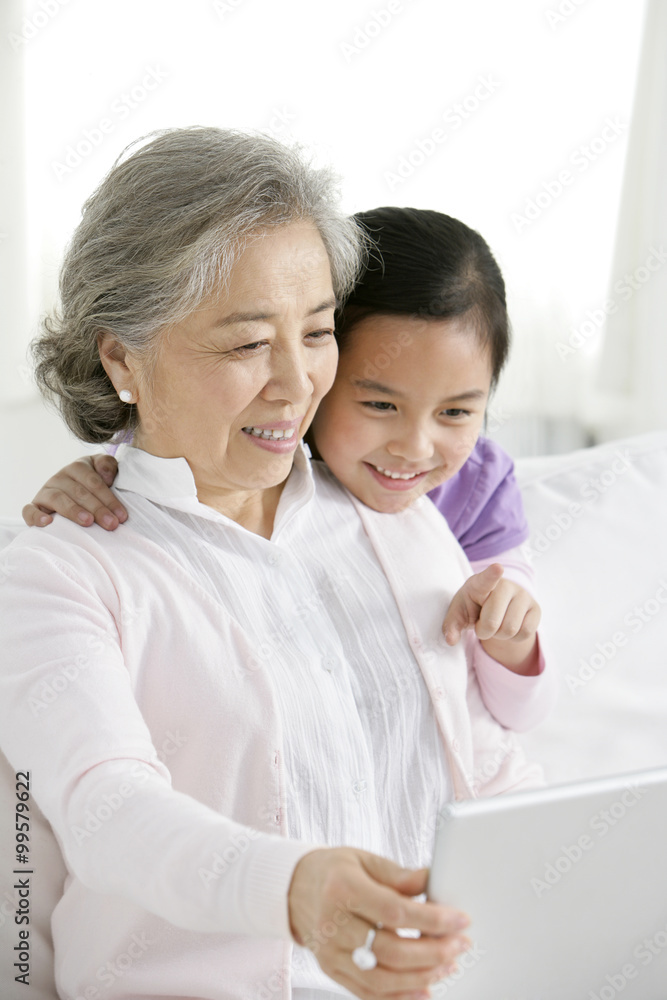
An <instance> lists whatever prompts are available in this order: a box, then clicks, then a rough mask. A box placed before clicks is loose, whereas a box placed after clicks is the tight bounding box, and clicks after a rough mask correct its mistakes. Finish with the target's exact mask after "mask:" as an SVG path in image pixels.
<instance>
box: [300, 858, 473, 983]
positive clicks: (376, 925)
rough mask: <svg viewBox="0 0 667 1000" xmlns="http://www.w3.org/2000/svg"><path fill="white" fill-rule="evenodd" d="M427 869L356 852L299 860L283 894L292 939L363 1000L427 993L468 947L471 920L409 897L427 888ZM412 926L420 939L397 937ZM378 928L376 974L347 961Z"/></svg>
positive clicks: (336, 979)
mask: <svg viewBox="0 0 667 1000" xmlns="http://www.w3.org/2000/svg"><path fill="white" fill-rule="evenodd" d="M427 878H428V870H427V869H421V870H417V871H412V870H410V869H406V868H401V867H400V866H399V865H397V864H395V863H394V862H393V861H389V860H387V859H386V858H381V857H378V856H377V855H375V854H370V853H369V852H368V851H361V850H357V849H355V848H348V847H335V848H322V849H320V850H315V851H311V852H310V853H309V854H306V855H304V856H303V857H302V858H301V860H300V861H299V862H298V864H297V866H296V868H295V869H294V874H293V876H292V883H291V885H290V889H289V894H288V909H289V917H290V924H291V927H292V934H293V936H294V938H295V940H296V942H297V943H298V944H301V945H303V946H304V947H306V948H309V949H310V950H311V951H312V952H313V954H314V955H316V957H317V961H318V962H319V963H320V966H321V967H322V969H323V970H324V972H326V973H327V975H328V976H331V978H332V979H334V980H335V981H336V982H337V983H340V984H341V985H342V986H346V987H347V989H348V990H350V991H351V992H352V993H354V995H355V996H357V997H361V998H362V1000H371V997H374V998H377V997H383V996H387V997H392V998H393V1000H401V998H405V1000H407V998H408V997H412V998H414V997H417V996H424V997H428V996H430V993H429V989H428V988H429V986H430V985H432V984H433V983H435V982H438V981H439V980H441V979H442V978H443V977H444V976H446V975H450V974H451V973H452V972H454V971H455V970H456V959H457V957H458V956H459V955H460V954H461V953H462V952H464V951H467V950H468V948H469V947H470V941H469V940H468V939H467V938H466V937H463V936H462V935H461V933H460V932H461V931H462V930H463V928H465V927H467V925H468V923H469V919H468V917H467V916H466V915H465V914H464V913H460V912H459V911H458V910H454V909H452V908H451V907H447V906H439V905H438V904H436V903H431V902H426V903H421V902H418V901H417V900H415V899H413V898H412V897H413V896H417V895H419V894H420V893H423V892H425V891H426V882H427ZM405 927H411V928H414V929H416V930H419V931H420V932H421V936H420V937H418V938H414V937H410V938H408V937H401V936H399V935H398V934H397V933H396V930H397V928H405ZM373 929H375V931H376V933H375V939H374V940H373V942H372V952H373V954H374V956H375V958H376V959H377V965H376V966H375V968H373V969H368V970H362V969H359V968H358V967H357V966H356V965H355V963H354V962H353V960H352V953H353V952H354V950H355V949H356V948H362V947H364V945H365V943H366V939H367V935H368V932H369V930H373Z"/></svg>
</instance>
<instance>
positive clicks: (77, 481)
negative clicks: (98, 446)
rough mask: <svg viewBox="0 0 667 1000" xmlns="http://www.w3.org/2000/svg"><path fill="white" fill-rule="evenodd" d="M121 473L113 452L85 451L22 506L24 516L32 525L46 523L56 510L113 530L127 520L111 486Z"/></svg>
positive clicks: (40, 525) (72, 517) (64, 515)
mask: <svg viewBox="0 0 667 1000" xmlns="http://www.w3.org/2000/svg"><path fill="white" fill-rule="evenodd" d="M117 473H118V462H117V461H116V459H115V458H113V457H112V456H111V455H85V456H84V457H83V458H79V459H77V461H76V462H72V463H71V464H70V465H66V466H65V468H64V469H61V470H60V472H57V473H56V474H55V476H51V478H50V479H48V480H47V481H46V483H45V484H44V486H42V488H41V490H40V491H39V493H37V495H36V496H35V498H34V499H33V501H32V503H29V504H26V506H25V507H24V508H23V512H22V513H23V520H24V521H25V523H26V524H27V525H29V526H30V527H33V526H36V527H44V525H46V524H50V523H51V521H52V520H53V517H52V515H53V514H62V516H63V517H66V518H68V519H69V520H70V521H76V523H77V524H82V525H84V526H85V527H89V526H90V525H91V524H93V523H97V524H99V525H100V527H102V528H106V529H107V530H108V531H113V530H114V529H115V528H117V527H118V525H119V524H120V523H121V522H122V521H126V520H127V511H126V510H125V508H124V507H123V505H122V503H121V502H120V500H119V499H118V497H116V496H115V495H114V494H113V493H112V492H111V490H110V489H109V487H110V486H111V484H112V483H113V481H114V479H115V478H116V475H117Z"/></svg>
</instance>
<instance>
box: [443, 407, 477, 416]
mask: <svg viewBox="0 0 667 1000" xmlns="http://www.w3.org/2000/svg"><path fill="white" fill-rule="evenodd" d="M442 412H443V413H444V415H445V416H446V417H454V418H456V417H469V416H470V410H456V409H452V410H443V411H442Z"/></svg>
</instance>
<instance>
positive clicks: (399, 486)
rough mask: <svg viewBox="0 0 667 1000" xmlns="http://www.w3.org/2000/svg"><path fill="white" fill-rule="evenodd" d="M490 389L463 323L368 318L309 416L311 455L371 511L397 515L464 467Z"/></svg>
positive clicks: (473, 337) (487, 371)
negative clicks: (311, 419)
mask: <svg viewBox="0 0 667 1000" xmlns="http://www.w3.org/2000/svg"><path fill="white" fill-rule="evenodd" d="M490 386H491V358H490V354H489V351H488V349H487V348H485V347H482V346H481V345H480V343H479V338H478V336H477V334H476V332H475V329H474V327H473V325H472V324H471V322H470V321H469V320H467V319H466V317H465V316H462V317H455V318H453V319H428V320H425V319H421V318H418V317H412V316H401V315H389V316H384V315H374V316H368V317H367V318H366V319H363V320H360V321H359V323H357V324H355V326H354V327H353V328H352V329H351V330H350V333H349V338H348V340H347V341H346V343H345V347H344V348H343V351H342V353H341V357H340V361H339V363H338V371H337V373H336V381H335V382H334V385H333V388H332V389H331V390H330V391H329V393H328V394H327V395H326V396H325V397H324V399H323V400H322V402H321V403H320V406H319V408H318V410H317V413H316V415H315V420H314V422H313V433H314V437H315V443H316V446H317V450H318V451H319V453H320V455H321V456H322V458H323V459H324V461H325V462H326V463H327V465H328V466H329V468H330V469H331V471H332V472H333V473H334V474H335V475H336V476H337V477H338V479H339V480H340V481H341V482H342V483H343V485H344V486H346V487H347V488H348V489H349V490H350V492H351V493H353V494H354V495H355V496H356V497H358V498H359V499H360V500H362V501H363V502H364V503H365V504H367V505H368V506H369V507H372V508H373V509H374V510H378V511H383V512H385V513H393V512H395V511H398V510H403V509H404V508H405V507H408V506H409V505H410V504H411V503H413V501H414V500H416V499H417V497H420V496H422V494H424V493H428V492H429V490H432V489H434V488H435V487H436V486H439V485H440V483H443V482H444V481H445V480H446V479H449V478H450V477H451V476H453V475H454V474H455V473H456V472H458V470H459V469H460V468H461V466H462V465H463V464H464V463H465V461H466V459H467V458H468V456H469V455H470V452H471V451H472V449H473V448H474V446H475V442H476V441H477V437H478V435H479V432H480V430H481V427H482V422H483V420H484V410H485V407H486V403H487V399H488V396H489V391H490Z"/></svg>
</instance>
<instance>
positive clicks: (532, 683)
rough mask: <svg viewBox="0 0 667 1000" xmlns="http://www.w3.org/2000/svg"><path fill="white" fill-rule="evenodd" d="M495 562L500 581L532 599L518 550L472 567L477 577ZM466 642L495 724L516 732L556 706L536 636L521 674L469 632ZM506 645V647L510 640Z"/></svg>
mask: <svg viewBox="0 0 667 1000" xmlns="http://www.w3.org/2000/svg"><path fill="white" fill-rule="evenodd" d="M496 563H498V564H500V565H501V566H502V568H503V571H504V572H503V579H505V580H507V581H508V582H509V581H511V582H512V583H513V584H515V585H516V586H517V587H520V588H521V589H522V590H523V592H524V593H525V594H526V595H528V597H529V599H530V600H533V598H532V584H533V572H532V569H531V567H530V565H529V564H528V562H527V561H526V559H525V557H524V555H523V553H522V551H521V549H520V548H516V549H510V550H509V551H507V552H501V553H500V554H499V555H498V556H497V557H495V558H494V559H492V558H489V559H482V560H476V561H475V562H473V563H471V566H472V569H473V571H474V572H475V573H477V574H479V573H485V572H488V569H489V567H490V566H491V565H493V564H496ZM536 606H537V605H536ZM445 622H446V623H447V618H446V619H445ZM468 641H469V642H471V643H472V646H473V648H472V651H471V655H472V658H473V664H474V667H475V671H476V673H477V677H478V681H479V686H480V690H481V693H482V698H483V700H484V704H485V705H486V707H487V708H488V710H489V711H490V712H491V714H492V715H493V716H494V717H495V718H496V719H497V721H498V722H500V724H501V725H503V726H505V727H506V728H508V729H514V730H516V731H517V732H523V731H525V730H526V729H532V728H533V726H536V725H538V724H539V723H540V722H542V721H543V720H544V719H545V718H546V716H547V715H548V714H549V712H550V711H551V709H552V708H553V705H554V703H555V700H556V695H557V685H558V678H557V675H556V673H555V671H554V670H552V669H549V668H547V666H546V662H545V657H544V651H543V646H542V643H541V642H540V638H539V634H535V648H534V661H533V664H534V665H533V669H532V670H530V671H529V672H524V673H522V672H517V671H516V670H512V669H511V668H509V669H508V667H507V666H505V665H503V664H502V663H501V662H500V661H499V659H498V657H497V655H496V654H495V651H493V652H492V649H493V647H490V644H489V642H488V641H487V642H482V641H480V639H479V638H478V637H477V635H475V634H474V633H473V632H472V631H471V632H470V633H468ZM505 644H506V645H508V646H509V645H511V641H509V642H506V643H505Z"/></svg>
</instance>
